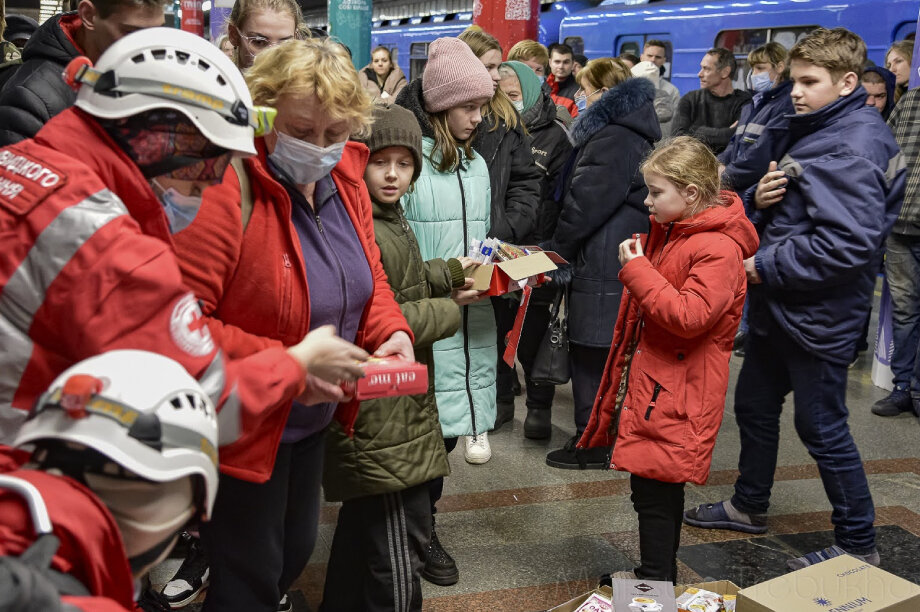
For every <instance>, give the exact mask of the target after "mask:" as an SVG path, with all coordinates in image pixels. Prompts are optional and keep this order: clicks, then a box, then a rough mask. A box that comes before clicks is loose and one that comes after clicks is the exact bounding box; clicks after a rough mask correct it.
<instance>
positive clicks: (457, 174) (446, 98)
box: [396, 38, 497, 585]
mask: <svg viewBox="0 0 920 612" xmlns="http://www.w3.org/2000/svg"><path fill="white" fill-rule="evenodd" d="M493 91H494V89H493V85H492V79H491V77H490V76H489V73H488V71H487V70H486V69H485V67H484V66H483V65H482V62H480V61H479V60H478V59H476V56H475V55H473V52H472V51H471V50H470V48H469V47H468V46H467V45H466V44H465V43H463V42H462V41H460V40H458V39H456V38H439V39H438V40H436V41H434V42H433V43H432V44H431V46H430V47H429V51H428V64H427V65H426V67H425V72H424V75H423V76H422V78H421V80H419V79H416V80H415V81H413V82H412V83H410V84H409V85H408V86H407V87H406V88H405V89H403V90H402V91H401V92H400V94H399V96H398V97H397V98H396V103H397V104H398V105H400V106H403V107H405V108H408V109H409V110H410V111H412V112H413V113H414V114H415V116H416V118H417V119H418V122H419V125H420V127H421V129H422V136H423V138H422V154H423V159H422V172H421V176H420V177H419V179H418V181H416V183H415V186H414V189H413V191H412V192H411V193H409V194H407V195H406V197H405V198H404V199H403V203H404V205H405V211H406V218H407V219H408V221H409V225H410V226H411V227H412V230H413V231H414V232H415V235H416V237H417V238H418V243H419V249H420V250H421V253H422V258H423V259H434V258H437V257H440V258H443V259H447V258H450V257H459V256H462V255H465V254H466V252H467V249H468V248H469V243H470V239H472V238H477V239H480V240H481V239H484V238H486V237H487V236H488V233H489V211H490V207H491V195H490V187H489V170H488V168H487V167H486V164H485V161H484V160H483V159H482V157H480V156H479V155H477V154H476V153H475V152H474V151H473V149H472V137H473V135H474V133H475V130H476V127H477V126H478V125H479V123H480V122H481V121H482V115H481V112H480V109H481V107H482V105H484V104H485V103H487V102H488V101H489V100H490V99H491V98H492V94H493ZM433 348H434V364H435V365H434V369H435V378H434V388H435V395H436V397H437V405H438V413H439V418H440V422H441V429H442V431H443V434H444V445H445V447H446V448H447V450H448V452H450V451H451V450H453V448H454V447H455V446H456V444H457V437H458V436H470V437H469V438H468V439H467V446H468V447H469V448H468V449H467V460H468V461H471V462H473V461H475V462H476V463H485V462H486V461H488V460H489V458H490V456H491V451H490V449H489V446H488V438H487V437H486V435H485V432H487V431H489V430H490V429H492V427H493V425H494V424H495V364H496V360H497V353H496V332H495V318H494V315H493V313H492V305H491V303H490V302H489V300H488V299H482V298H478V299H476V300H475V301H473V302H471V303H470V304H468V305H465V306H463V308H462V313H461V324H460V330H459V331H458V332H457V333H456V334H455V335H454V336H453V337H451V338H447V339H445V340H441V341H439V342H436V343H435V344H434V347H433ZM442 487H443V478H439V479H436V480H435V481H434V482H433V483H432V487H431V489H432V491H431V500H432V511H434V504H435V502H437V500H438V499H439V498H440V496H441V490H442ZM422 576H423V577H425V578H426V579H428V580H429V581H431V582H434V583H435V584H441V585H449V584H454V583H455V582H457V580H458V579H459V573H458V571H457V566H456V564H455V563H454V561H453V559H452V558H451V557H450V555H448V554H447V553H446V552H445V551H444V549H443V548H441V546H440V543H439V542H438V540H437V535H436V534H435V533H434V532H432V544H431V546H430V547H429V551H428V558H427V561H426V565H425V569H424V570H423V572H422Z"/></svg>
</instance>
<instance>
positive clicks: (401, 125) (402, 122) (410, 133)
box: [362, 104, 422, 183]
mask: <svg viewBox="0 0 920 612" xmlns="http://www.w3.org/2000/svg"><path fill="white" fill-rule="evenodd" d="M362 142H364V144H366V145H367V148H368V149H370V150H371V153H374V152H376V151H379V150H381V149H386V148H387V147H406V148H407V149H409V151H410V152H411V153H412V161H414V162H415V170H414V171H413V172H412V182H413V183H414V182H415V179H417V178H418V175H419V174H420V173H421V172H422V129H421V128H420V127H419V125H418V120H417V119H416V118H415V115H413V114H412V111H410V110H408V109H405V108H403V107H402V106H396V105H395V104H394V105H393V106H375V107H374V125H373V126H371V135H370V136H368V137H367V139H366V140H363V141H362Z"/></svg>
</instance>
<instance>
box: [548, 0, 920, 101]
mask: <svg viewBox="0 0 920 612" xmlns="http://www.w3.org/2000/svg"><path fill="white" fill-rule="evenodd" d="M918 11H920V0H742V1H738V0H709V1H705V2H699V1H687V0H685V1H679V0H663V1H661V2H653V3H650V4H624V1H623V0H606V1H605V2H602V3H601V4H600V5H599V6H597V7H596V8H592V9H587V10H583V11H579V12H578V13H574V14H571V15H569V16H567V17H565V18H564V19H563V20H562V25H561V26H560V31H559V40H561V41H563V42H566V43H568V44H569V45H571V46H572V47H573V48H575V49H576V52H581V53H584V54H585V55H586V56H588V58H594V57H604V56H616V55H619V54H620V53H621V52H623V51H630V52H633V53H636V52H637V51H641V49H642V47H643V46H644V41H645V40H647V39H651V38H655V39H660V40H664V41H666V42H667V43H668V47H669V48H668V50H667V51H668V59H669V64H668V69H669V71H668V73H667V75H668V77H669V78H670V79H671V82H672V83H674V85H676V86H677V88H678V89H679V90H680V91H681V93H685V92H687V91H690V90H692V89H698V88H699V79H698V78H697V76H696V75H697V72H698V71H699V63H700V59H702V56H703V54H704V53H705V52H706V50H707V49H709V48H711V47H714V46H720V47H726V48H727V49H731V50H733V51H734V52H735V56H736V57H737V58H738V59H739V60H741V61H739V64H740V65H741V66H742V70H740V71H739V75H738V79H737V83H738V85H739V86H741V87H743V86H744V79H745V77H746V73H747V64H746V61H743V60H744V58H746V57H747V54H748V53H749V52H750V51H752V50H753V49H755V48H756V47H758V46H760V45H762V44H764V43H766V42H769V41H771V40H773V41H776V42H779V43H781V44H782V45H783V46H785V47H786V48H789V47H791V46H792V45H793V44H794V43H795V42H796V41H797V40H798V39H799V38H801V37H802V36H804V35H805V34H807V32H808V31H810V30H811V29H812V28H814V27H816V26H824V27H827V28H834V27H838V26H842V27H845V28H848V29H850V30H852V31H854V32H856V33H857V34H859V35H860V36H862V38H863V39H864V40H865V41H866V45H867V47H868V50H869V59H871V60H872V61H874V62H875V63H877V64H882V65H883V63H884V57H885V51H886V50H887V49H888V47H889V46H890V45H891V43H892V42H893V41H895V40H901V39H903V38H906V37H907V35H908V34H913V33H914V32H915V30H916V27H917V13H918Z"/></svg>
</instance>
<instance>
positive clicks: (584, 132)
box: [571, 77, 661, 147]
mask: <svg viewBox="0 0 920 612" xmlns="http://www.w3.org/2000/svg"><path fill="white" fill-rule="evenodd" d="M654 102H655V86H654V85H653V84H652V82H651V81H649V80H648V79H643V78H638V77H633V78H630V79H627V80H626V81H623V82H622V83H620V84H619V85H617V86H616V87H613V88H612V89H610V90H609V91H607V92H606V93H605V94H604V95H603V96H601V99H600V100H598V101H597V102H595V103H594V104H592V105H591V106H590V107H589V108H588V109H586V110H585V111H584V112H582V113H579V115H578V117H577V118H576V119H575V122H574V123H573V124H572V129H571V133H572V142H573V143H574V144H575V146H576V147H581V146H583V145H584V144H585V143H586V142H588V141H589V140H590V139H591V137H592V136H594V135H595V134H597V133H598V132H599V131H601V130H602V129H603V128H605V127H607V126H608V125H622V126H624V127H627V128H629V129H631V130H633V131H634V132H636V133H638V134H640V135H642V136H644V137H645V138H646V139H647V140H649V142H655V141H656V140H659V139H660V138H661V127H660V126H659V125H658V116H657V115H656V114H655V106H654Z"/></svg>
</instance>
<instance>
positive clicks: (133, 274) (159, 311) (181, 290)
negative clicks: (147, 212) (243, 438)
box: [33, 215, 306, 445]
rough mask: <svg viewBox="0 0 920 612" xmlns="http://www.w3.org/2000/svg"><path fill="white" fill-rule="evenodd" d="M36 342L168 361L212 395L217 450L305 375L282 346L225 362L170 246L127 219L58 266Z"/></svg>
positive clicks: (293, 390)
mask: <svg viewBox="0 0 920 612" xmlns="http://www.w3.org/2000/svg"><path fill="white" fill-rule="evenodd" d="M33 337H34V338H36V340H37V341H38V342H40V343H41V344H43V345H44V346H56V347H58V349H59V352H60V354H62V355H66V356H67V357H68V359H69V360H71V361H73V362H76V361H79V360H81V359H85V358H87V357H90V356H92V355H96V354H99V353H102V352H105V351H110V350H114V349H128V348H131V349H140V350H149V351H153V352H156V353H159V354H161V355H164V356H166V357H169V358H171V359H174V360H175V361H177V362H178V363H180V364H182V365H183V366H184V367H185V368H186V370H188V371H189V373H191V374H192V375H193V376H195V377H196V378H198V380H199V382H200V383H201V384H202V386H203V387H204V389H205V391H207V392H208V394H209V395H210V396H211V397H212V398H214V399H215V404H217V407H218V410H219V411H220V416H219V419H218V424H219V427H220V443H221V445H225V444H227V443H229V442H233V441H235V440H236V439H237V438H238V437H239V435H240V433H241V432H242V431H246V432H247V435H253V433H255V432H253V431H252V430H253V429H256V430H258V429H259V428H260V427H264V426H265V425H264V423H265V421H266V420H270V419H267V418H266V417H267V413H269V412H270V411H274V410H278V409H279V408H280V407H284V406H285V405H286V404H287V402H288V400H290V399H292V398H294V397H295V396H296V395H297V394H299V393H300V392H301V391H302V390H303V386H304V380H305V375H306V373H305V372H304V371H303V370H302V369H301V367H300V365H299V364H298V363H297V362H296V361H295V360H294V359H293V358H292V357H290V356H289V355H288V354H287V352H286V351H285V350H284V349H282V348H270V349H266V350H264V351H261V352H259V353H256V354H254V355H252V356H251V357H248V358H246V359H241V360H236V361H232V362H229V363H228V362H226V360H225V359H224V356H223V354H222V353H221V351H220V349H219V346H218V345H216V344H215V343H214V340H213V337H212V336H211V334H210V332H209V329H208V325H207V323H206V322H205V321H204V320H203V318H202V315H201V311H200V309H199V307H198V302H197V300H196V299H195V298H194V296H193V295H192V294H191V293H189V292H188V290H187V289H186V288H185V286H184V285H183V282H182V276H181V274H180V272H179V267H178V265H177V264H176V260H175V257H174V255H173V254H172V252H171V251H170V249H169V246H168V245H166V244H165V243H163V242H161V241H160V240H157V239H155V238H152V237H150V236H146V235H144V234H142V233H141V232H140V230H139V228H138V227H137V225H136V224H135V223H134V221H133V220H131V219H130V218H129V217H128V216H127V215H123V216H121V217H118V218H116V219H115V220H113V221H112V222H110V223H108V224H107V225H105V226H103V227H102V228H100V229H99V230H98V231H96V232H95V233H94V234H93V235H92V236H91V237H90V238H89V239H88V240H87V241H86V242H85V243H84V244H83V245H82V246H81V248H80V249H79V250H78V251H77V252H76V253H75V254H74V255H73V257H72V258H71V260H70V261H69V262H68V263H67V264H66V265H65V266H64V268H63V269H62V270H61V273H60V274H59V276H58V278H57V279H56V280H55V282H54V283H53V284H52V285H51V286H50V287H49V290H48V293H47V295H46V299H45V302H44V304H43V305H42V307H41V308H40V309H39V312H38V313H37V316H36V321H35V325H34V326H33ZM139 374H141V373H139Z"/></svg>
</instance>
